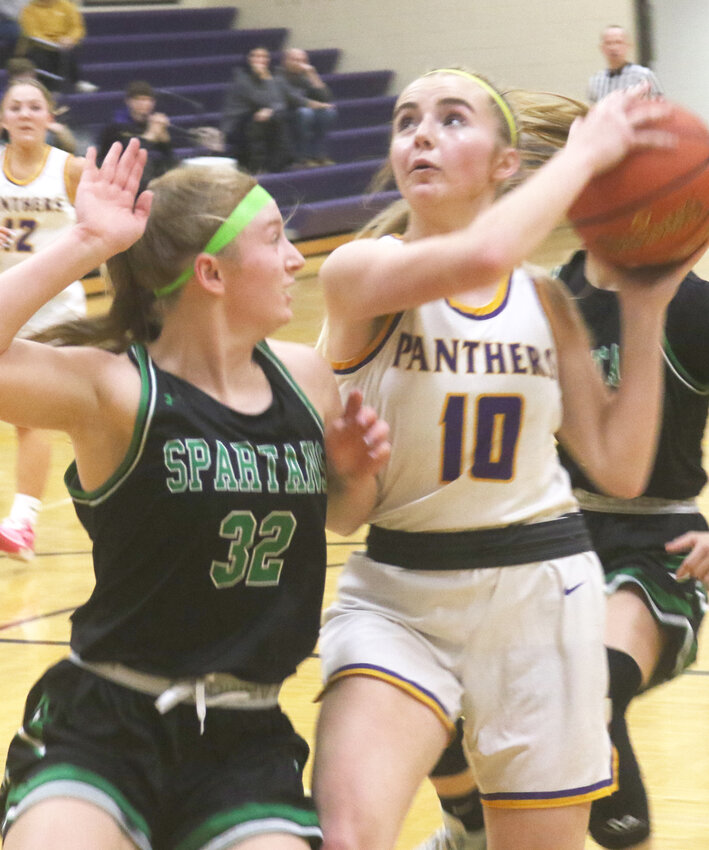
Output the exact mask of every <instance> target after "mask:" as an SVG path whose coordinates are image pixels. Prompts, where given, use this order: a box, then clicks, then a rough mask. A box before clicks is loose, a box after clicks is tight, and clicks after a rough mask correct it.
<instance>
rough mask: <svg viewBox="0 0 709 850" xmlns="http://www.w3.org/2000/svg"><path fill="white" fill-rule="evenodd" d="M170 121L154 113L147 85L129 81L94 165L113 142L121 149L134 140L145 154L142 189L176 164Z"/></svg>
mask: <svg viewBox="0 0 709 850" xmlns="http://www.w3.org/2000/svg"><path fill="white" fill-rule="evenodd" d="M169 127H170V120H169V118H168V117H167V115H165V114H164V113H162V112H156V111H155V92H154V90H153V87H152V86H151V85H150V83H147V82H145V81H144V80H133V81H132V82H131V83H130V84H129V85H128V88H127V89H126V95H125V109H121V110H119V111H118V112H117V113H116V114H115V115H114V119H113V121H112V123H110V124H107V125H106V126H105V127H104V128H103V130H102V132H101V136H100V138H99V142H98V146H97V147H98V162H99V163H102V162H103V160H104V157H105V156H106V154H107V153H108V151H109V149H110V147H111V145H112V144H113V143H114V142H120V143H121V144H122V145H123V147H124V148H125V146H126V145H127V144H128V142H129V141H130V139H131V138H132V137H133V136H135V137H137V138H138V139H140V146H141V147H143V148H145V149H146V150H147V151H148V161H147V163H146V165H145V170H144V171H143V185H147V183H148V182H149V181H150V180H152V179H153V178H154V177H159V176H160V175H161V174H164V173H165V172H166V171H169V170H170V169H171V168H172V167H173V166H175V165H176V164H177V160H176V157H175V154H174V152H173V149H172V139H171V138H170V129H169Z"/></svg>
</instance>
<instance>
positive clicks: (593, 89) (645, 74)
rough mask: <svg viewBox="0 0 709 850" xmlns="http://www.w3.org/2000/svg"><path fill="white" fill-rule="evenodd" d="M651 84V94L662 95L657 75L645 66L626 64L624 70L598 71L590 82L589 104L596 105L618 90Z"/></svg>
mask: <svg viewBox="0 0 709 850" xmlns="http://www.w3.org/2000/svg"><path fill="white" fill-rule="evenodd" d="M644 82H648V83H650V94H651V95H659V94H662V86H661V85H660V81H659V80H658V79H657V77H656V76H655V74H654V73H653V72H652V71H651V70H650V69H649V68H646V67H645V66H644V65H635V64H633V63H632V62H626V64H625V65H623V67H622V68H618V70H616V71H612V70H610V69H606V70H604V71H597V72H596V73H595V74H593V76H592V77H591V78H590V80H589V81H588V100H589V103H596V102H598V101H599V100H601V98H604V97H605V96H606V95H607V94H610V93H611V92H612V91H617V90H618V89H627V88H630V86H636V85H638V83H644Z"/></svg>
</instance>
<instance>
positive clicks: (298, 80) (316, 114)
mask: <svg viewBox="0 0 709 850" xmlns="http://www.w3.org/2000/svg"><path fill="white" fill-rule="evenodd" d="M276 75H277V76H278V77H280V78H281V79H282V80H283V81H284V82H285V83H286V84H287V85H288V86H290V88H291V89H292V90H294V91H295V92H296V94H297V95H299V96H300V97H301V98H303V99H304V103H302V104H301V105H298V106H295V107H294V108H292V109H291V110H290V119H291V132H292V137H293V144H294V147H295V156H296V160H298V161H299V162H300V163H302V164H303V165H332V164H333V161H332V160H331V159H330V158H329V157H328V155H327V133H328V131H329V130H330V128H331V127H332V125H333V124H334V122H335V119H336V118H337V109H336V108H335V107H334V106H333V105H332V100H333V97H332V91H331V90H330V88H329V86H327V85H326V84H325V83H324V82H323V81H322V79H321V77H320V74H318V72H317V71H316V70H315V68H314V67H313V66H312V65H311V64H310V60H309V58H308V54H307V53H306V52H305V50H302V49H301V48H300V47H289V48H288V49H287V50H285V51H284V52H283V56H282V58H281V65H280V67H279V68H278V69H277V70H276Z"/></svg>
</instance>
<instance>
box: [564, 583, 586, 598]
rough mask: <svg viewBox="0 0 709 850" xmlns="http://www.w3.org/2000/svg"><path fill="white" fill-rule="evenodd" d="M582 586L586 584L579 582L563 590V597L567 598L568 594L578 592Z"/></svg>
mask: <svg viewBox="0 0 709 850" xmlns="http://www.w3.org/2000/svg"><path fill="white" fill-rule="evenodd" d="M582 584H586V582H585V581H580V582H579V583H578V584H574V585H572V586H571V587H565V588H564V596H569V594H571V593H573V592H574V591H575V590H578V589H579V587H581V585H582Z"/></svg>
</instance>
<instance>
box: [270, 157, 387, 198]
mask: <svg viewBox="0 0 709 850" xmlns="http://www.w3.org/2000/svg"><path fill="white" fill-rule="evenodd" d="M381 165H382V160H381V159H370V160H362V161H361V162H345V163H339V164H337V165H326V166H323V167H321V168H304V169H302V170H298V171H284V172H279V173H277V174H264V175H262V176H261V177H259V183H261V185H262V186H263V187H264V189H267V190H268V191H269V192H270V193H271V194H272V195H273V197H274V198H275V199H276V201H277V202H278V204H279V206H282V207H293V206H296V205H297V204H301V203H303V202H305V201H308V202H310V201H326V200H331V199H332V198H339V197H347V196H349V195H359V194H362V193H364V192H367V191H368V188H369V185H370V183H371V181H372V178H373V177H374V175H375V174H376V173H377V171H378V170H379V168H380V166H381Z"/></svg>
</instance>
